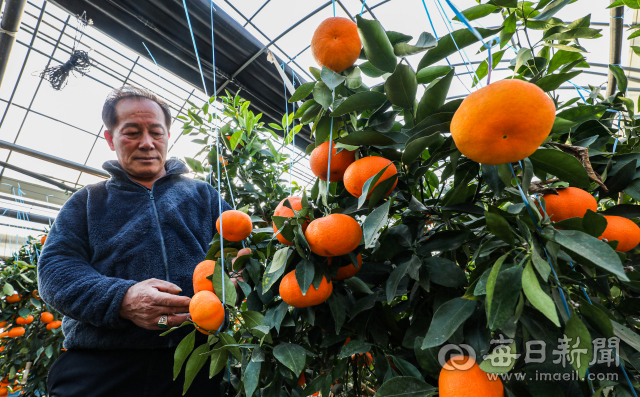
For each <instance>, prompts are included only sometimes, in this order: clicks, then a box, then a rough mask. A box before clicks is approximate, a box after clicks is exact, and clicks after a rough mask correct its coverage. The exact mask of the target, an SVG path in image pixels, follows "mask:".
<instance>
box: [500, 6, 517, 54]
mask: <svg viewBox="0 0 640 397" xmlns="http://www.w3.org/2000/svg"><path fill="white" fill-rule="evenodd" d="M502 26H503V28H502V30H501V31H500V48H503V47H504V46H505V45H506V44H507V43H508V42H509V40H511V37H513V34H514V33H515V32H516V13H515V12H514V13H512V14H511V15H509V16H508V17H507V19H505V20H504V23H503V24H502Z"/></svg>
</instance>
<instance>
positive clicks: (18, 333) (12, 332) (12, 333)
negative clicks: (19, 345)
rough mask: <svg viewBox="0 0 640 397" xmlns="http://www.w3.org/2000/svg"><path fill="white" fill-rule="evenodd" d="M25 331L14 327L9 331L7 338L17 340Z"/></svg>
mask: <svg viewBox="0 0 640 397" xmlns="http://www.w3.org/2000/svg"><path fill="white" fill-rule="evenodd" d="M25 332H26V330H25V329H24V327H16V328H12V329H10V330H9V338H17V337H19V336H22V335H24V333H25Z"/></svg>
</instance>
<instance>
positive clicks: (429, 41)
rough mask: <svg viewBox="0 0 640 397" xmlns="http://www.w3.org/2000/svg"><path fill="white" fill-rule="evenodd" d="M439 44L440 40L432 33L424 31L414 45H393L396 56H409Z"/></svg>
mask: <svg viewBox="0 0 640 397" xmlns="http://www.w3.org/2000/svg"><path fill="white" fill-rule="evenodd" d="M437 44H438V40H436V38H435V37H433V36H432V35H431V34H430V33H427V32H423V33H422V34H421V35H420V37H419V38H418V42H417V43H416V44H414V45H411V44H407V43H398V44H395V45H394V46H393V52H394V53H395V54H396V56H399V57H407V56H410V55H415V54H419V53H421V52H422V51H426V50H428V49H430V48H433V47H435V46H436V45H437Z"/></svg>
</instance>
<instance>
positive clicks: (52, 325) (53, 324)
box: [47, 320, 62, 331]
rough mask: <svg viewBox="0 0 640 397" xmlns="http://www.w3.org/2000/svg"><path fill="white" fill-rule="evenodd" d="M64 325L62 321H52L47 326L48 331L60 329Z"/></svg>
mask: <svg viewBox="0 0 640 397" xmlns="http://www.w3.org/2000/svg"><path fill="white" fill-rule="evenodd" d="M61 325H62V321H60V320H58V321H52V322H50V323H49V324H47V329H48V330H49V331H51V330H52V329H57V328H60V326H61Z"/></svg>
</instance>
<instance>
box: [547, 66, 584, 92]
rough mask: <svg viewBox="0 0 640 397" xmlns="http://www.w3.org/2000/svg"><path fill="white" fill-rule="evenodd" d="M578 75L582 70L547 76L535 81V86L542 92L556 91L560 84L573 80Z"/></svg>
mask: <svg viewBox="0 0 640 397" xmlns="http://www.w3.org/2000/svg"><path fill="white" fill-rule="evenodd" d="M580 73H582V70H577V71H575V72H569V73H560V74H549V75H547V76H544V77H543V78H541V79H540V80H538V81H536V85H537V86H538V87H540V89H542V91H544V92H549V91H553V90H557V89H558V87H560V86H561V85H562V83H564V82H565V81H569V80H571V79H573V78H574V77H576V76H577V75H579V74H580Z"/></svg>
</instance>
